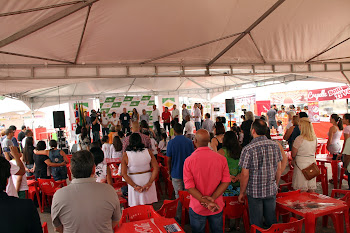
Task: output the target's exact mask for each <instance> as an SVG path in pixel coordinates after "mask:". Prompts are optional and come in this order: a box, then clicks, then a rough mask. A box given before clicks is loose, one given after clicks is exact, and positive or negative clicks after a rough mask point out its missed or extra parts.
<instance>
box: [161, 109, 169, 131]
mask: <svg viewBox="0 0 350 233" xmlns="http://www.w3.org/2000/svg"><path fill="white" fill-rule="evenodd" d="M170 117H171V113H170V112H169V110H168V107H165V108H164V112H163V113H162V120H163V121H164V122H163V125H164V130H165V133H166V128H167V127H168V130H169V133H170Z"/></svg>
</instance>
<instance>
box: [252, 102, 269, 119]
mask: <svg viewBox="0 0 350 233" xmlns="http://www.w3.org/2000/svg"><path fill="white" fill-rule="evenodd" d="M270 106H271V101H270V100H262V101H256V108H257V115H258V116H261V115H266V113H267V111H269V109H270Z"/></svg>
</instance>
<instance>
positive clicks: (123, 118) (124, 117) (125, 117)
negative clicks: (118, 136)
mask: <svg viewBox="0 0 350 233" xmlns="http://www.w3.org/2000/svg"><path fill="white" fill-rule="evenodd" d="M119 120H120V122H121V124H122V130H123V133H124V134H126V133H130V122H131V118H130V115H129V113H127V112H126V108H123V113H122V114H120V117H119Z"/></svg>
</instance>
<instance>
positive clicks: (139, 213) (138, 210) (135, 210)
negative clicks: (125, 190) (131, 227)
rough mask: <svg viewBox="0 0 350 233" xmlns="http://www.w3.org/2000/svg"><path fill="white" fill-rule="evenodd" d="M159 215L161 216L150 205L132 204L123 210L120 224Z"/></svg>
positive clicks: (158, 216)
mask: <svg viewBox="0 0 350 233" xmlns="http://www.w3.org/2000/svg"><path fill="white" fill-rule="evenodd" d="M160 217H161V216H160V215H159V214H158V213H157V212H156V211H155V210H154V209H153V207H152V206H150V205H139V206H133V207H129V208H126V209H124V210H123V214H122V218H121V219H120V224H122V223H126V222H135V221H140V220H145V219H150V218H160Z"/></svg>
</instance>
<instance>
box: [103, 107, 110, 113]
mask: <svg viewBox="0 0 350 233" xmlns="http://www.w3.org/2000/svg"><path fill="white" fill-rule="evenodd" d="M109 110H110V108H101V113H102V112H103V111H105V112H106V113H109Z"/></svg>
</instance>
